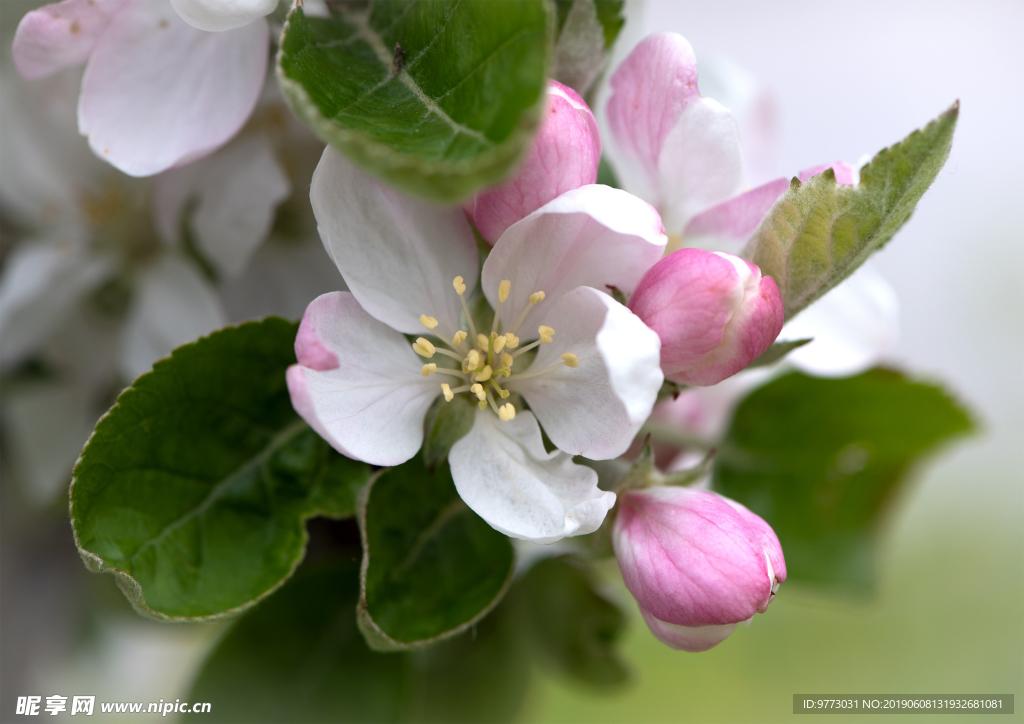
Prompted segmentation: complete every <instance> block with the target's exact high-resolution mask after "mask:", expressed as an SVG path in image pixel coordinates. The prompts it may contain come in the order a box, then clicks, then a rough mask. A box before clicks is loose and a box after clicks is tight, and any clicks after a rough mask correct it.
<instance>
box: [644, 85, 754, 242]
mask: <svg viewBox="0 0 1024 724" xmlns="http://www.w3.org/2000/svg"><path fill="white" fill-rule="evenodd" d="M658 177H659V179H660V186H661V190H662V194H663V201H662V204H661V212H662V215H663V217H664V222H665V228H666V229H668V232H669V233H670V234H679V233H681V232H682V231H683V229H684V228H686V224H687V222H689V220H690V219H691V218H693V217H694V216H695V215H697V214H698V213H700V212H701V211H704V210H705V209H709V208H711V207H712V206H714V205H716V204H718V203H720V202H722V201H725V200H726V199H728V198H731V197H733V196H735V195H736V194H738V193H739V192H740V191H741V190H742V189H743V151H742V147H741V145H740V135H739V131H738V130H737V128H736V121H735V120H733V117H732V113H731V112H730V111H729V109H727V108H725V107H724V106H722V105H721V104H719V103H718V102H717V101H713V100H711V99H710V98H701V99H699V100H697V101H694V102H693V103H691V104H690V105H688V106H687V107H686V109H685V110H684V111H683V112H682V114H681V115H680V116H679V120H678V121H677V122H676V125H675V127H674V128H673V129H672V130H671V131H669V133H668V136H666V138H665V143H664V145H663V146H662V149H661V155H660V156H659V157H658Z"/></svg>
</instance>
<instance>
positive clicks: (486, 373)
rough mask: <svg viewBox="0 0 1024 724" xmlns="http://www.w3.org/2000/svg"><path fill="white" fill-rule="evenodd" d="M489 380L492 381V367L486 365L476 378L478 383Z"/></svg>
mask: <svg viewBox="0 0 1024 724" xmlns="http://www.w3.org/2000/svg"><path fill="white" fill-rule="evenodd" d="M489 379H491V366H490V365H486V366H485V367H484V368H483V369H482V370H481V371H480V373H479V374H478V375H477V376H476V381H477V382H486V381H487V380H489Z"/></svg>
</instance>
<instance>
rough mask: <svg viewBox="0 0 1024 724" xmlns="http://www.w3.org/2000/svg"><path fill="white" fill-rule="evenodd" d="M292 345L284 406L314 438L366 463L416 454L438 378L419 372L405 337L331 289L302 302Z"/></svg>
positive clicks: (389, 462)
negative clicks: (287, 399) (299, 417)
mask: <svg viewBox="0 0 1024 724" xmlns="http://www.w3.org/2000/svg"><path fill="white" fill-rule="evenodd" d="M295 349H296V353H297V354H298V358H299V364H297V365H293V366H292V367H291V368H289V370H288V389H289V391H290V392H291V395H292V405H293V406H294V407H295V409H296V411H297V412H298V413H299V414H300V415H302V417H303V419H305V420H306V422H308V423H309V424H310V425H311V426H312V427H313V428H314V429H315V430H316V431H317V432H318V433H320V435H321V437H323V438H324V439H325V440H327V442H329V443H330V444H331V445H332V446H333V447H334V448H335V449H337V450H338V451H339V452H341V453H342V454H344V455H347V456H349V457H352V458H356V459H357V460H363V461H364V462H368V463H370V464H372V465H398V464H399V463H404V462H405V461H406V460H408V459H409V458H411V457H412V456H413V455H415V454H416V452H417V451H418V450H419V449H420V445H421V444H422V443H423V418H424V416H425V415H426V414H427V409H428V408H429V407H430V404H431V402H433V400H434V398H435V397H437V396H438V395H439V394H440V392H441V383H440V382H438V381H437V378H436V377H430V378H425V377H422V376H421V375H420V367H421V366H422V363H421V360H420V358H419V357H417V356H416V353H415V352H413V351H412V348H411V346H410V345H409V342H408V341H407V340H406V339H405V337H403V336H402V335H401V334H399V333H398V332H396V331H395V330H393V329H391V328H390V327H388V326H387V325H386V324H383V323H382V322H379V321H377V320H376V319H374V318H373V317H371V316H370V315H369V314H367V313H366V311H365V310H363V308H362V307H360V306H359V302H358V301H356V299H355V297H354V296H353V295H351V294H349V293H348V292H332V293H330V294H324V295H323V296H320V297H317V298H316V299H314V300H313V301H312V302H311V303H310V305H309V308H308V309H307V310H306V315H305V317H303V320H302V326H301V327H300V329H299V335H298V338H297V339H296V343H295Z"/></svg>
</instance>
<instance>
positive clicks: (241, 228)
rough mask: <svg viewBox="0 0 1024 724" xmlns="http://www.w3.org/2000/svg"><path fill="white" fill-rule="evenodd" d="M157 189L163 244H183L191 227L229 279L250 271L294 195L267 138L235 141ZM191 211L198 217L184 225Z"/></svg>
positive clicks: (163, 178)
mask: <svg viewBox="0 0 1024 724" xmlns="http://www.w3.org/2000/svg"><path fill="white" fill-rule="evenodd" d="M154 187H155V188H154V205H155V215H156V224H157V229H158V230H159V231H160V235H161V236H162V237H163V238H164V240H165V241H167V242H169V243H178V242H180V241H181V235H182V234H181V232H182V222H183V221H186V222H188V223H189V224H190V229H191V231H192V233H194V234H195V240H196V245H197V246H198V247H199V250H200V251H201V252H202V253H203V255H204V256H205V257H206V258H207V259H209V261H210V262H211V263H212V264H213V265H214V266H215V267H216V269H217V271H218V272H220V273H221V274H223V275H224V276H227V277H233V276H237V275H238V274H240V273H241V272H242V270H243V269H244V268H245V267H246V265H247V263H248V261H249V258H250V257H251V256H252V254H253V252H254V251H256V247H258V246H259V245H260V244H261V243H262V242H263V240H264V239H265V238H266V236H267V233H268V232H269V231H270V225H271V223H272V222H273V220H274V210H275V209H276V207H277V205H278V204H279V203H281V202H282V201H283V200H284V199H285V198H287V197H288V194H289V193H290V191H291V184H290V183H289V181H288V176H287V175H285V172H284V169H283V168H281V164H280V163H279V162H278V160H277V157H276V156H275V155H274V150H273V148H271V146H270V142H269V141H268V140H267V138H266V136H264V135H262V134H260V135H256V136H247V137H243V138H239V139H236V140H235V141H232V142H231V143H230V144H228V145H227V146H226V147H224V148H223V149H221V150H220V151H218V152H217V153H215V154H213V155H212V156H210V157H208V158H205V159H203V160H201V161H197V162H196V163H192V164H189V165H188V166H183V167H181V168H175V169H171V170H170V171H167V172H165V173H162V174H160V175H159V176H157V178H156V180H155V184H154ZM192 203H195V207H194V209H190V208H189V205H190V204H192ZM186 211H191V212H192V213H193V214H194V215H193V216H192V217H191V218H190V219H186V220H183V219H182V214H183V213H184V212H186Z"/></svg>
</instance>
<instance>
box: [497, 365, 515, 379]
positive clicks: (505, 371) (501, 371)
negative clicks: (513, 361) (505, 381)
mask: <svg viewBox="0 0 1024 724" xmlns="http://www.w3.org/2000/svg"><path fill="white" fill-rule="evenodd" d="M498 375H504V376H505V377H511V376H512V368H511V367H499V368H498V369H496V370H494V376H495V377H497V376H498Z"/></svg>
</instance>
